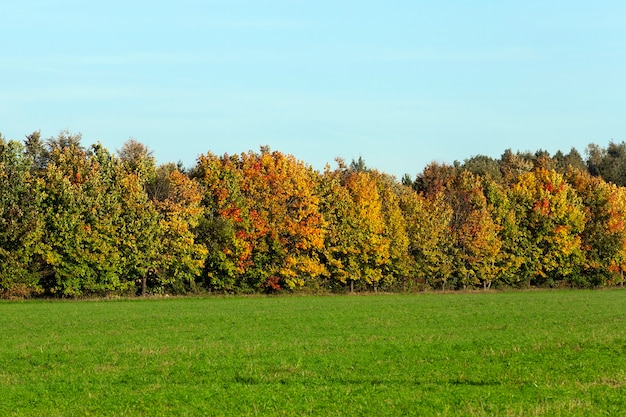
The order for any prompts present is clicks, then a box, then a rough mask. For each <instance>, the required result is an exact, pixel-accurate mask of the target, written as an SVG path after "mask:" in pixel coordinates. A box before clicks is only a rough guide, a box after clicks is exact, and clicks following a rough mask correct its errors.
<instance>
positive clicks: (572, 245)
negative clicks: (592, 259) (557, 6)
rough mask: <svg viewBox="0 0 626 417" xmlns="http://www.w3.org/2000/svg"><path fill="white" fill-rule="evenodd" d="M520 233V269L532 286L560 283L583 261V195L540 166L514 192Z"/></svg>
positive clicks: (512, 192)
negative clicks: (581, 236)
mask: <svg viewBox="0 0 626 417" xmlns="http://www.w3.org/2000/svg"><path fill="white" fill-rule="evenodd" d="M510 198H511V200H512V202H513V207H514V209H515V212H516V220H517V222H518V225H519V230H520V234H519V236H518V238H519V239H520V240H519V242H518V251H519V252H518V253H519V256H521V259H523V264H522V268H521V269H520V272H521V273H522V274H523V276H524V277H526V279H527V282H528V284H529V285H538V286H543V285H556V284H558V283H559V282H561V281H562V280H564V279H568V278H570V277H571V276H573V275H575V274H576V273H577V272H578V271H579V270H580V267H581V266H582V264H583V254H582V250H581V238H580V234H581V233H582V231H583V230H584V221H585V213H584V208H583V205H582V201H581V200H580V197H579V196H578V195H577V193H576V192H575V190H574V189H573V188H572V187H571V185H569V184H568V183H567V182H566V181H565V179H564V178H563V176H562V175H560V174H559V173H557V172H556V171H548V170H546V169H541V168H539V169H536V170H534V171H532V172H528V173H526V174H524V175H522V176H521V177H519V179H518V181H517V183H516V184H514V185H513V187H512V189H511V191H510Z"/></svg>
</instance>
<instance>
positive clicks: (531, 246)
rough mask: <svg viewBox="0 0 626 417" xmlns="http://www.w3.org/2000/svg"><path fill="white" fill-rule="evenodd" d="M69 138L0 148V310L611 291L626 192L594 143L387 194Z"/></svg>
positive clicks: (382, 188)
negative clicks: (196, 299) (364, 295)
mask: <svg viewBox="0 0 626 417" xmlns="http://www.w3.org/2000/svg"><path fill="white" fill-rule="evenodd" d="M80 141H81V138H80V135H71V134H69V133H67V132H62V133H61V134H60V135H59V136H58V137H56V138H50V139H48V140H46V141H44V140H42V139H41V138H40V137H39V134H38V133H34V134H32V135H29V136H28V137H27V139H26V140H25V141H24V142H23V143H22V142H17V141H14V140H11V141H7V140H5V139H3V138H0V215H1V217H0V296H3V297H9V298H10V297H29V296H60V297H78V296H84V295H110V294H147V293H181V294H182V293H189V292H198V291H209V292H271V293H275V292H281V291H299V290H307V291H339V292H342V291H363V290H367V291H378V290H385V291H409V290H423V289H428V288H433V289H443V290H452V289H463V288H470V289H471V288H482V289H487V288H492V287H528V286H538V287H559V286H568V287H569V286H576V287H592V286H607V285H623V283H624V276H623V274H624V271H625V270H626V191H625V188H623V187H622V185H623V184H615V183H612V182H608V181H605V179H603V177H602V174H603V172H604V171H602V170H605V171H606V172H607V175H609V174H610V175H613V176H614V177H615V178H618V177H616V176H615V175H616V174H615V173H613V171H609V168H608V167H610V165H607V164H606V163H605V162H604V160H603V159H602V158H603V155H608V156H610V155H613V153H606V154H603V153H602V150H601V149H599V148H598V147H597V146H596V147H591V148H590V149H591V151H593V152H591V151H590V155H591V157H590V160H589V161H587V162H586V163H585V162H584V161H582V158H580V156H579V155H578V154H577V153H575V152H574V151H572V152H571V153H570V154H569V155H563V154H561V153H558V154H557V155H555V156H554V157H550V156H549V155H547V154H546V153H545V152H538V153H537V154H534V155H530V154H520V153H517V154H514V153H512V152H510V151H505V153H504V154H503V155H502V158H501V159H500V160H493V159H490V158H487V157H473V158H471V159H469V160H467V161H465V163H464V164H459V163H457V164H455V165H453V166H449V165H445V164H444V165H442V164H437V163H433V164H431V165H429V166H427V167H426V168H425V169H424V170H423V171H422V172H421V173H420V174H418V175H417V176H416V178H415V179H411V178H410V177H408V176H407V177H405V178H404V179H403V180H402V181H401V182H400V181H398V180H397V179H396V178H395V177H392V176H389V175H387V174H384V173H381V172H378V171H376V170H371V169H368V168H367V167H366V166H365V164H364V162H363V161H362V160H360V159H359V161H358V162H353V163H352V164H350V165H347V164H345V163H344V162H343V161H341V160H338V163H337V166H336V168H331V167H330V166H327V167H326V169H325V170H324V171H323V172H319V171H316V170H314V169H313V168H312V167H311V166H309V165H307V164H306V163H304V162H302V161H299V160H297V159H296V158H294V157H293V156H291V155H286V154H283V153H281V152H278V151H271V150H270V149H269V148H267V147H262V148H261V149H260V151H259V152H253V151H249V152H245V153H241V154H239V155H223V156H216V155H214V154H212V153H210V152H209V153H206V154H204V155H201V156H200V157H199V158H198V160H197V163H196V165H195V166H194V167H193V168H192V169H190V170H184V169H183V168H182V167H180V166H177V165H175V164H171V163H169V164H164V165H159V166H157V165H156V162H155V160H154V158H153V157H152V153H151V151H150V150H149V149H147V148H146V147H145V146H144V145H142V144H140V143H138V142H136V141H134V140H130V141H129V142H127V143H126V144H125V145H124V147H123V148H122V149H121V150H119V151H117V153H116V154H113V153H110V152H109V151H108V150H107V149H105V148H104V147H103V146H102V145H100V144H95V145H92V146H90V147H88V148H85V147H83V146H82V145H81V143H80ZM611 146H613V147H615V146H617V145H615V144H612V145H611ZM608 156H607V157H608ZM611 178H613V177H611Z"/></svg>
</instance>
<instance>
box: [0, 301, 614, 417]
mask: <svg viewBox="0 0 626 417" xmlns="http://www.w3.org/2000/svg"><path fill="white" fill-rule="evenodd" d="M0 329H2V337H1V338H0V415H3V416H34V415H37V416H89V415H115V416H170V415H178V416H222V415H223V416H252V415H263V416H282V415H285V416H313V415H320V416H358V415H372V416H384V415H398V416H400V415H402V416H406V415H420V416H493V415H501V416H544V415H545V416H559V415H562V416H590V415H626V291H624V290H619V289H618V290H604V291H587V290H576V291H568V290H562V291H528V292H503V293H500V292H484V293H483V292H475V293H455V294H417V295H387V294H380V295H367V296H278V297H208V298H171V299H165V298H163V299H128V300H108V301H103V300H100V301H58V300H57V301H41V300H38V301H20V302H0Z"/></svg>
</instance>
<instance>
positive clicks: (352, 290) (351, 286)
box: [350, 279, 354, 293]
mask: <svg viewBox="0 0 626 417" xmlns="http://www.w3.org/2000/svg"><path fill="white" fill-rule="evenodd" d="M350 292H351V293H353V292H354V280H353V279H351V280H350Z"/></svg>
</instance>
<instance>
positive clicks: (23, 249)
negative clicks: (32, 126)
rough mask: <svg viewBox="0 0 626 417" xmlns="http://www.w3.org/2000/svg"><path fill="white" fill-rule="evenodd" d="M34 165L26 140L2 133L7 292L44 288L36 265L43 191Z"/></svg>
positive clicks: (0, 196)
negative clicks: (24, 142)
mask: <svg viewBox="0 0 626 417" xmlns="http://www.w3.org/2000/svg"><path fill="white" fill-rule="evenodd" d="M31 169H32V161H31V160H30V159H29V158H28V156H27V155H26V153H25V150H24V147H23V146H22V144H21V143H19V142H17V141H6V140H5V139H4V138H3V137H2V136H1V135H0V293H3V294H4V295H5V296H29V295H33V294H37V293H39V292H40V291H41V287H40V286H39V276H38V273H37V272H38V271H37V269H36V268H35V266H34V265H33V263H34V258H35V254H36V252H37V244H38V242H39V240H40V239H41V237H42V235H43V222H42V219H41V217H40V215H39V202H40V198H41V194H40V193H39V192H38V189H37V184H36V182H35V181H34V178H33V177H32V175H31Z"/></svg>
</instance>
